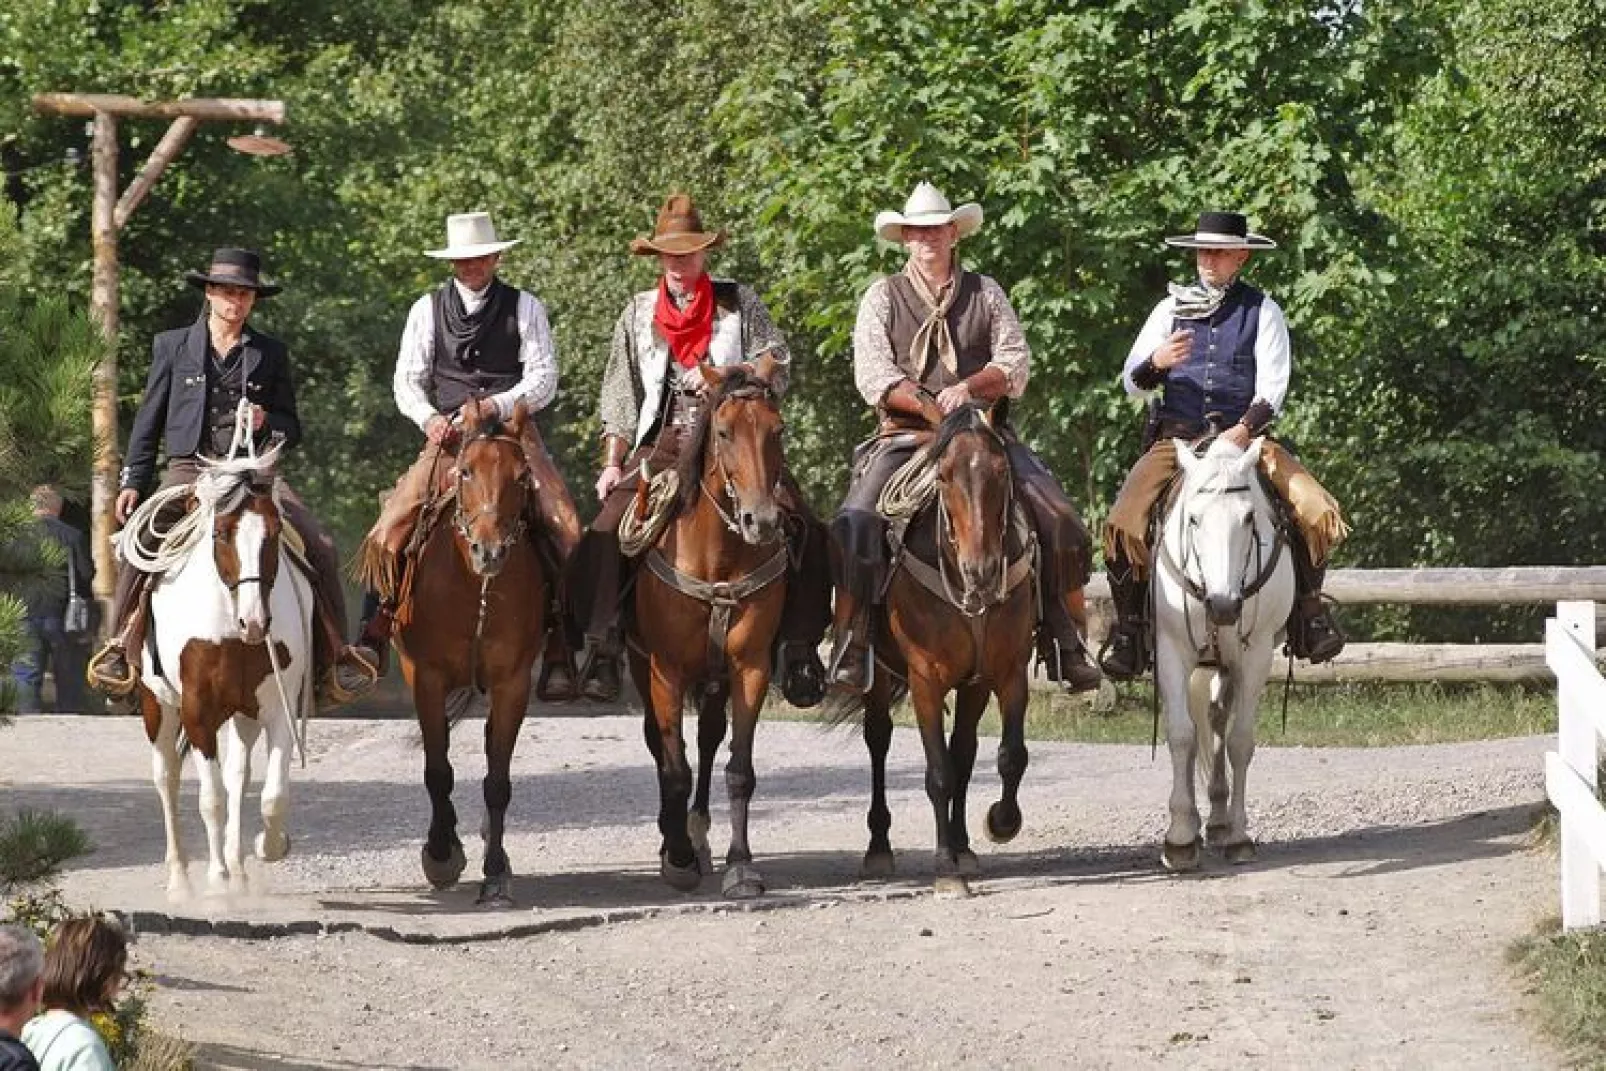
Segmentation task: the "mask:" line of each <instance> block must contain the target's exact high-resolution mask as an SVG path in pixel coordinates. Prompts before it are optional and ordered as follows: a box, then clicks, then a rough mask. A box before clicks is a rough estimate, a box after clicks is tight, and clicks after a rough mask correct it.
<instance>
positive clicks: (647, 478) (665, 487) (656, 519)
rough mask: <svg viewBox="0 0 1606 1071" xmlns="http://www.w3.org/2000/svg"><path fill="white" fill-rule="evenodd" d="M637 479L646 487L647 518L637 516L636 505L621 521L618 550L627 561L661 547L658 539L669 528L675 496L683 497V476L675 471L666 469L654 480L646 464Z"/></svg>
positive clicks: (628, 510)
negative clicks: (657, 546)
mask: <svg viewBox="0 0 1606 1071" xmlns="http://www.w3.org/2000/svg"><path fill="white" fill-rule="evenodd" d="M638 478H639V479H640V480H642V481H643V482H645V483H646V485H647V502H646V509H645V511H644V516H641V517H638V516H636V503H635V502H632V503H631V504H630V508H629V509H627V510H625V515H624V516H623V517H620V518H619V549H620V550H621V551H623V552H624V555H625V557H627V558H634V557H636V556H637V555H638V554H640V553H641V552H642V551H644V550H647V549H648V548H649V547H652V546H655V545H656V544H657V543H658V537H659V536H661V535H663V532H664V529H665V528H666V527H668V525H669V516H670V511H671V510H672V508H673V506H674V503H675V496H676V495H677V494H679V493H680V475H679V474H678V473H676V472H675V470H674V469H665V470H664V471H662V472H660V473H658V474H657V475H656V476H654V475H653V474H652V472H651V470H650V469H648V468H647V463H646V462H645V461H644V462H642V465H641V470H640V474H639V476H638ZM637 501H640V500H639V499H638V500H637Z"/></svg>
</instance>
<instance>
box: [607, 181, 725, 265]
mask: <svg viewBox="0 0 1606 1071" xmlns="http://www.w3.org/2000/svg"><path fill="white" fill-rule="evenodd" d="M724 241H725V232H724V231H705V230H703V217H702V216H700V215H698V214H697V206H696V205H695V204H693V203H692V199H691V198H690V197H687V196H686V195H685V194H683V193H672V194H670V195H669V196H668V197H667V198H666V199H665V200H664V206H663V207H662V208H660V209H659V210H658V221H657V222H656V223H654V224H653V228H652V237H651V238H633V239H631V241H630V251H631V252H632V253H634V254H636V256H638V257H648V256H653V255H655V254H657V253H668V254H670V255H671V256H684V255H685V254H687V253H695V252H697V251H698V250H699V249H712V248H714V247H715V246H717V245H719V244H720V243H722V242H724Z"/></svg>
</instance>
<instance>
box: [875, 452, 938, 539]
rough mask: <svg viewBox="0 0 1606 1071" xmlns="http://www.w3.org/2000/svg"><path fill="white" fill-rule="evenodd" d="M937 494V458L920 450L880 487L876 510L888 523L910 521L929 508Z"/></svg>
mask: <svg viewBox="0 0 1606 1071" xmlns="http://www.w3.org/2000/svg"><path fill="white" fill-rule="evenodd" d="M936 493H937V459H936V458H935V457H934V456H932V453H931V448H930V447H929V446H928V447H921V448H920V449H919V450H916V451H915V452H914V454H912V455H911V456H910V458H909V460H908V461H905V462H904V463H903V464H902V465H900V466H899V467H898V471H897V472H894V473H893V474H892V478H891V479H889V480H888V481H887V482H886V486H884V487H882V488H881V496H880V497H879V498H877V499H876V510H877V511H878V512H880V514H881V515H882V516H883V517H886V518H887V519H888V520H895V521H897V520H902V521H907V520H909V519H910V518H912V517H913V516H914V515H915V514H917V513H919V512H920V511H921V510H923V509H925V508H926V505H927V503H929V502H930V501H931V499H932V497H933V496H934V495H935V494H936Z"/></svg>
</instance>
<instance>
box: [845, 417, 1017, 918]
mask: <svg viewBox="0 0 1606 1071" xmlns="http://www.w3.org/2000/svg"><path fill="white" fill-rule="evenodd" d="M916 457H917V458H925V459H926V460H927V463H928V464H929V465H930V466H931V468H930V470H929V473H928V478H931V479H934V481H935V483H936V488H935V492H934V493H933V494H932V495H931V502H930V504H929V505H927V506H926V507H924V508H923V509H921V510H920V512H919V513H918V514H916V516H915V517H914V519H913V521H912V522H911V523H910V525H909V527H908V529H907V531H906V533H905V535H904V545H905V547H906V548H907V549H906V551H905V553H904V554H902V555H900V557H899V561H898V566H897V568H896V569H895V570H894V571H893V574H892V577H891V580H890V583H889V586H888V590H887V598H886V612H885V614H884V616H883V619H882V620H881V621H880V622H879V625H878V628H877V631H876V635H877V637H878V639H877V643H876V648H877V652H878V656H879V657H878V660H877V667H876V673H875V675H874V680H873V682H872V684H871V687H870V691H869V692H868V693H867V694H866V695H865V696H864V697H863V699H862V716H863V719H864V739H865V744H866V745H867V746H868V748H869V751H870V769H871V796H872V798H871V802H870V813H869V826H870V847H869V850H868V851H866V852H865V856H864V873H865V876H866V877H885V876H887V875H890V874H891V873H892V871H893V854H892V842H891V841H890V840H889V839H888V836H887V834H888V831H889V830H890V829H891V827H892V813H891V812H890V811H889V810H888V809H887V798H886V788H887V778H886V764H887V749H888V748H889V747H890V745H891V742H892V713H891V711H892V705H893V703H894V702H895V701H896V698H897V693H898V691H900V690H901V686H902V684H903V683H904V682H906V684H907V687H908V692H909V697H910V700H911V701H912V703H913V705H914V709H915V716H916V718H917V720H918V722H919V726H920V742H921V744H922V745H923V746H924V748H925V752H926V795H927V796H929V797H930V799H931V807H932V811H933V813H934V815H935V817H936V822H937V855H936V871H937V878H936V888H937V891H938V893H939V894H944V895H960V896H963V895H968V894H969V886H968V885H967V884H966V881H965V879H966V878H967V877H969V876H973V875H974V874H975V873H976V870H977V863H976V856H975V855H974V853H972V852H971V850H970V832H969V827H968V825H967V823H966V820H965V794H966V790H967V789H968V788H969V785H970V775H971V770H972V768H973V767H974V765H975V761H976V726H977V723H978V722H980V721H981V716H982V712H983V711H984V710H985V709H986V707H987V700H988V698H989V696H994V695H996V696H997V697H998V705H999V710H1000V711H1001V714H1002V720H1003V738H1002V741H1001V742H1000V744H999V747H998V773H999V775H1000V776H1001V777H1002V779H1003V783H1004V785H1003V796H1002V798H1001V799H999V800H998V802H996V803H994V804H993V805H992V807H991V808H990V809H989V810H988V812H987V825H986V828H987V835H988V836H989V837H990V838H991V839H992V840H994V841H999V842H1003V841H1008V840H1010V839H1011V838H1013V837H1014V836H1015V834H1016V833H1018V832H1020V827H1021V812H1020V806H1019V804H1018V802H1017V799H1016V793H1017V791H1018V789H1019V787H1020V781H1021V776H1022V775H1023V774H1024V773H1025V772H1026V698H1027V682H1026V667H1027V660H1028V658H1029V656H1030V654H1031V650H1032V630H1033V628H1034V626H1035V624H1036V616H1037V600H1036V596H1035V588H1034V585H1033V584H1032V583H1031V566H1032V562H1033V558H1034V556H1035V555H1034V553H1033V547H1032V545H1031V539H1030V537H1029V536H1024V535H1020V534H1016V533H1018V532H1021V531H1023V529H1022V528H1021V526H1018V525H1016V524H1015V505H1014V499H1013V480H1012V477H1011V473H1010V466H1009V457H1008V454H1007V452H1006V448H1005V444H1004V441H1003V439H1002V438H1000V437H999V435H998V433H997V432H996V431H994V430H993V427H992V425H991V423H990V422H989V417H988V416H987V415H986V414H985V413H984V412H983V411H981V410H980V409H978V408H976V407H974V406H964V407H962V408H960V409H957V410H955V411H954V412H952V413H950V414H949V415H948V417H947V418H946V419H945V420H944V421H943V423H942V425H941V427H940V428H938V429H937V433H936V436H935V437H934V438H933V439H932V441H931V442H930V443H929V444H928V445H927V446H926V448H925V450H924V451H922V453H920V454H917V455H916ZM1011 543H1013V549H1014V550H1015V552H1016V553H1015V554H1014V555H1011V554H1009V553H1007V551H1008V550H1009V549H1011V546H1010V545H1011ZM950 692H956V693H957V701H956V703H955V707H954V724H953V733H952V736H951V737H950V738H949V739H948V740H947V741H944V739H943V728H944V725H943V722H944V716H945V714H946V707H945V701H946V699H947V696H948V694H949V693H950ZM844 702H845V703H846V707H847V709H844ZM836 706H837V709H836V711H835V713H836V716H837V717H838V718H839V719H840V718H844V717H851V716H854V715H857V714H860V713H861V710H860V709H858V708H859V699H858V697H853V698H851V699H847V700H844V699H843V697H840V696H839V697H838V698H837V703H836Z"/></svg>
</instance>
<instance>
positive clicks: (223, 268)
mask: <svg viewBox="0 0 1606 1071" xmlns="http://www.w3.org/2000/svg"><path fill="white" fill-rule="evenodd" d="M184 281H185V282H187V283H189V284H190V285H191V286H195V287H200V288H201V289H202V290H204V289H206V287H207V285H208V284H210V283H216V284H217V285H219V286H243V287H246V288H247V289H249V290H255V291H256V292H257V296H258V297H272V296H273V295H274V294H277V293H278V292H279V291H280V290H282V289H284V288H283V287H281V286H279V285H278V284H277V283H270V282H268V281H267V280H266V279H264V278H262V258H261V257H260V256H258V255H257V253H256V251H255V250H253V249H219V250H216V251H214V252H213V253H212V264H211V266H210V267H209V268H207V269H206V270H205V271H192V272H186V273H185V275H184Z"/></svg>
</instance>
